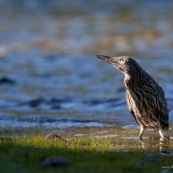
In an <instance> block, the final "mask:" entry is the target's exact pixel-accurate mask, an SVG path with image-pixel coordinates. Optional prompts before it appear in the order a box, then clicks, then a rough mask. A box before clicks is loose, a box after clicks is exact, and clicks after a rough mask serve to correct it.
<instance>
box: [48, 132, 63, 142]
mask: <svg viewBox="0 0 173 173" xmlns="http://www.w3.org/2000/svg"><path fill="white" fill-rule="evenodd" d="M45 139H46V140H53V141H58V140H59V141H62V142H66V140H65V139H63V138H62V137H61V136H60V135H59V134H56V133H50V134H48V135H47V136H46V138H45Z"/></svg>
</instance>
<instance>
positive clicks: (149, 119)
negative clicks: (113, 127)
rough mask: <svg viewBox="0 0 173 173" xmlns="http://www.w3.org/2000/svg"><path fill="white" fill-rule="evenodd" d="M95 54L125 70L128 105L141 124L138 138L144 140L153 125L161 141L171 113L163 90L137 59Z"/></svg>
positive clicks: (166, 129)
mask: <svg viewBox="0 0 173 173" xmlns="http://www.w3.org/2000/svg"><path fill="white" fill-rule="evenodd" d="M96 57H97V58H99V59H101V60H103V61H105V62H107V63H110V64H111V65H113V66H114V67H115V68H117V69H118V70H120V71H121V72H122V73H124V75H125V77H124V85H125V88H126V101H127V106H128V109H129V111H130V112H131V114H132V115H133V117H134V119H135V121H136V122H137V124H139V126H140V132H139V137H138V138H139V140H140V141H142V139H143V134H144V131H145V130H146V129H148V128H152V129H154V130H155V131H158V132H159V135H160V141H161V142H162V141H165V140H166V138H165V132H167V131H168V129H169V115H168V109H167V103H166V99H165V93H164V91H163V89H162V88H161V87H160V86H159V85H158V83H157V82H156V81H155V80H154V79H153V78H152V77H151V76H150V75H149V74H148V73H147V72H146V71H145V70H144V69H143V68H142V67H141V66H140V65H139V64H138V63H137V61H135V60H134V58H131V57H128V56H120V57H110V56H105V55H96Z"/></svg>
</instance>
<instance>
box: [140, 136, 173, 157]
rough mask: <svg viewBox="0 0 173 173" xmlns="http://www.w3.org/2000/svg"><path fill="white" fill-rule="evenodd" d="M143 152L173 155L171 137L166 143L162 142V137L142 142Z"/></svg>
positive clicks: (167, 138)
mask: <svg viewBox="0 0 173 173" xmlns="http://www.w3.org/2000/svg"><path fill="white" fill-rule="evenodd" d="M140 143H141V148H142V150H145V151H148V152H158V153H160V154H161V155H167V156H169V155H172V154H173V153H172V152H171V150H170V143H171V140H170V137H168V136H167V137H166V140H165V141H160V137H159V136H157V137H150V138H148V139H145V140H143V141H140Z"/></svg>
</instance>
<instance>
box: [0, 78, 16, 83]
mask: <svg viewBox="0 0 173 173" xmlns="http://www.w3.org/2000/svg"><path fill="white" fill-rule="evenodd" d="M0 84H1V85H2V84H8V85H15V84H16V81H14V80H12V79H9V78H7V77H2V78H1V79H0Z"/></svg>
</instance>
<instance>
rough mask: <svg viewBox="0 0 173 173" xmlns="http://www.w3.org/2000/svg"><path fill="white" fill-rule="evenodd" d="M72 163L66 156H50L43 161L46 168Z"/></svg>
mask: <svg viewBox="0 0 173 173" xmlns="http://www.w3.org/2000/svg"><path fill="white" fill-rule="evenodd" d="M70 165H71V162H70V160H68V159H67V158H65V157H50V158H47V159H46V160H44V161H43V162H42V166H43V167H45V168H54V167H66V166H70Z"/></svg>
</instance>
